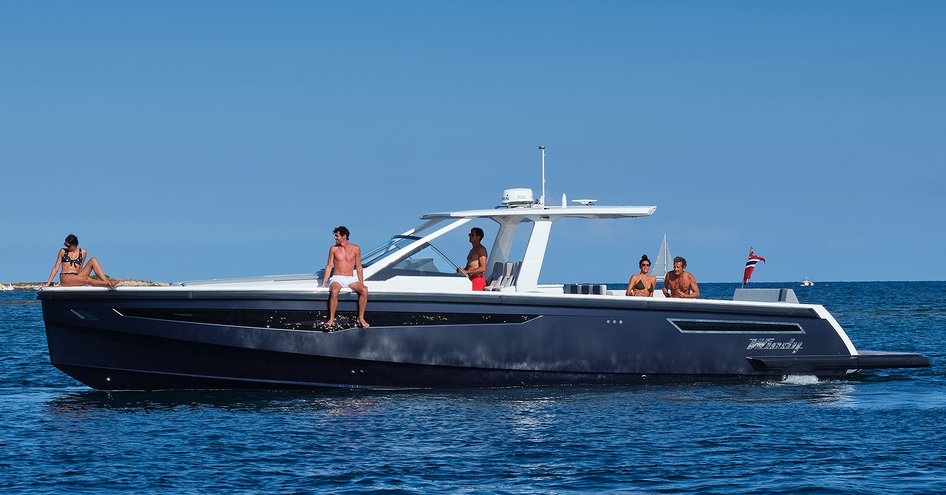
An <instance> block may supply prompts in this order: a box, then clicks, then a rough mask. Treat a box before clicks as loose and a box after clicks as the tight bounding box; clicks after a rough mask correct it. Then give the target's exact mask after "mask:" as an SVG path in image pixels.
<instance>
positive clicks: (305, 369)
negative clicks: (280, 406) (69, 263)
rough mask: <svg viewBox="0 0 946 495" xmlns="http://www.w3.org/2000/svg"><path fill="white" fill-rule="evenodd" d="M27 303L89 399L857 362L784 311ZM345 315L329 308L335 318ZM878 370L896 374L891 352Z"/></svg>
mask: <svg viewBox="0 0 946 495" xmlns="http://www.w3.org/2000/svg"><path fill="white" fill-rule="evenodd" d="M39 298H40V299H41V300H42V303H43V317H44V319H45V323H46V333H47V339H48V343H49V352H50V360H51V361H52V363H53V364H54V365H55V366H56V367H58V368H59V369H61V370H62V371H64V372H65V373H67V374H69V375H70V376H72V377H74V378H76V379H77V380H79V381H81V382H82V383H85V384H87V385H89V386H90V387H93V388H96V389H104V390H149V389H180V388H188V389H190V388H321V387H351V388H372V389H385V388H448V387H510V386H534V385H561V384H627V383H666V382H692V381H707V382H710V381H749V380H770V379H780V378H782V377H783V376H784V375H785V374H788V373H806V374H814V375H817V376H819V377H822V378H838V377H841V376H844V375H845V374H847V373H848V372H849V371H850V369H849V368H848V366H857V365H858V362H857V361H856V356H853V357H854V358H855V360H854V361H852V360H851V359H852V353H851V352H850V350H849V349H850V348H849V346H848V345H847V343H846V342H845V340H846V336H843V332H840V331H839V330H837V329H835V328H834V327H833V326H832V325H831V323H830V322H829V321H828V320H825V319H823V318H821V317H820V316H819V315H818V314H817V312H816V311H815V310H814V309H812V307H807V306H797V305H795V306H792V305H782V306H775V305H770V306H763V305H752V304H743V305H739V304H732V303H729V304H726V303H697V304H680V303H678V302H675V301H674V302H671V301H661V300H642V299H631V298H628V299H611V298H605V297H595V296H573V297H534V296H522V295H515V294H513V295H509V294H489V295H482V294H476V295H459V294H452V295H451V294H444V295H440V296H436V295H430V294H426V295H417V294H400V293H399V294H383V293H377V294H372V296H371V300H370V302H369V306H368V314H367V319H368V321H369V322H371V323H372V327H371V328H370V329H362V328H344V329H324V328H322V327H320V326H319V322H320V321H321V320H323V319H324V317H325V307H326V300H325V293H301V292H300V293H286V292H279V293H275V292H273V293H269V292H238V291H182V290H167V291H161V290H154V291H134V292H133V291H122V290H119V291H108V292H106V291H93V290H86V291H45V292H41V293H40V295H39ZM354 304H355V301H354V299H352V298H351V296H350V295H343V296H342V298H341V301H340V303H339V310H340V318H339V320H345V319H351V316H352V315H351V312H352V311H354V309H355V307H354ZM329 330H332V331H329ZM896 356H900V355H896ZM905 356H913V357H914V358H916V357H917V356H915V355H905ZM921 361H924V359H923V358H920V361H916V360H914V361H913V364H912V365H917V366H919V365H923V363H922V362H921ZM806 363H807V364H806ZM882 364H886V366H900V365H904V366H911V364H909V360H907V359H906V357H904V356H900V358H897V359H894V358H891V359H888V360H887V361H886V362H885V363H882Z"/></svg>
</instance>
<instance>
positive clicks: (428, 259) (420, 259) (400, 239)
mask: <svg viewBox="0 0 946 495" xmlns="http://www.w3.org/2000/svg"><path fill="white" fill-rule="evenodd" d="M415 240H417V237H414V236H395V237H393V238H392V239H391V241H390V242H388V244H387V245H385V246H382V247H381V248H378V249H376V250H373V251H372V252H371V253H369V256H371V257H372V258H371V261H372V262H374V261H377V260H379V259H381V258H382V257H384V256H386V255H389V254H391V252H392V251H397V250H399V249H403V248H404V246H406V245H407V244H409V243H411V242H414V241H415ZM376 252H377V254H376ZM362 264H365V265H366V263H364V262H363V263H362ZM458 268H460V267H459V266H457V264H456V263H454V262H453V260H451V259H450V258H449V257H447V256H446V255H445V254H443V252H441V251H440V250H439V249H437V248H436V247H435V246H434V245H433V244H430V243H426V242H425V243H423V244H421V245H420V246H418V247H417V248H415V249H414V251H413V252H412V253H410V254H409V255H408V256H406V257H404V259H402V260H400V261H398V262H397V263H395V264H393V265H391V266H389V267H387V268H385V269H383V270H381V271H380V272H378V273H376V274H375V275H373V276H371V277H370V280H387V279H389V278H391V277H395V276H398V275H405V276H415V277H416V276H426V277H430V276H434V277H465V275H463V274H460V273H457V269H458Z"/></svg>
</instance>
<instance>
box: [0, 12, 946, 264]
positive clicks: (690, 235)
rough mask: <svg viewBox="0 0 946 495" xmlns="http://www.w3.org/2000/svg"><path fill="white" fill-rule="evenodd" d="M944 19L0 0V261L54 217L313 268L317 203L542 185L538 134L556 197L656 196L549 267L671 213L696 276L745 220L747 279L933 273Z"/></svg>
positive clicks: (443, 200)
mask: <svg viewBox="0 0 946 495" xmlns="http://www.w3.org/2000/svg"><path fill="white" fill-rule="evenodd" d="M944 25H946V3H944V2H922V1H914V2H907V3H895V2H870V1H856V2H855V1H851V2H748V1H747V2H630V1H628V2H623V1H620V2H619V1H615V2H550V1H542V2H469V3H461V2H420V1H410V2H331V3H329V2H302V1H300V2H233V1H226V2H224V1H220V2H199V1H198V2H184V1H177V2H151V3H144V2H104V1H97V2H12V1H2V2H0V163H2V170H3V172H2V180H0V200H2V201H3V205H4V206H3V209H2V212H3V213H2V219H3V220H2V226H3V242H2V243H0V281H4V282H8V281H34V280H45V278H46V276H47V275H48V273H49V270H50V268H51V267H52V262H53V260H54V256H55V254H56V250H57V248H58V247H59V246H60V245H61V243H62V239H63V238H64V237H65V236H66V235H67V234H69V233H75V234H76V235H78V236H79V239H80V243H81V245H82V246H83V247H86V248H87V249H89V252H90V254H91V255H93V256H97V257H98V258H99V259H100V261H101V262H102V264H103V265H104V268H105V269H106V271H107V272H108V273H109V275H112V276H115V277H120V278H144V279H152V280H162V281H176V280H187V279H196V278H212V277H230V276H244V275H260V274H273V273H306V272H309V273H311V272H313V271H315V270H317V269H319V268H321V267H322V266H324V264H325V258H326V253H327V249H328V247H329V245H330V244H331V242H332V228H333V227H334V226H336V225H338V224H344V225H347V226H348V227H349V228H350V229H351V230H352V241H353V242H356V243H359V244H361V245H362V246H363V247H364V248H370V247H372V246H374V245H377V244H380V243H381V242H383V241H384V240H385V239H386V238H387V237H388V236H389V235H390V234H392V233H396V232H395V231H402V230H406V229H407V228H409V227H411V226H413V225H414V224H415V223H417V221H416V220H417V217H418V215H420V214H421V213H424V212H432V211H445V210H459V209H472V208H481V207H491V206H493V205H495V204H498V201H499V198H500V195H501V193H502V190H503V189H504V188H508V187H532V188H534V189H536V190H538V188H539V186H540V184H539V182H540V181H539V155H538V152H537V149H536V148H537V147H538V145H540V144H544V145H546V146H547V147H548V150H547V174H548V178H547V187H548V196H549V198H550V200H549V202H550V203H555V202H557V200H558V198H560V197H561V194H562V193H563V192H564V193H567V194H568V196H569V197H570V198H580V197H592V198H596V199H598V200H599V202H600V203H602V204H629V205H656V206H657V213H656V214H655V215H654V216H653V217H651V218H647V219H640V220H634V221H607V222H600V224H594V223H587V222H580V221H575V222H574V223H571V222H568V223H565V222H563V223H561V224H560V225H558V226H557V228H556V230H555V231H554V232H553V242H554V243H555V245H554V247H553V248H552V249H551V250H550V253H549V256H548V258H547V264H546V267H545V269H544V271H543V275H542V281H544V282H576V281H604V282H620V281H624V280H627V278H628V277H629V276H630V274H631V273H633V272H634V271H636V265H637V259H638V258H639V257H640V255H641V254H642V253H645V252H646V253H648V254H649V255H650V256H651V257H652V258H653V257H655V255H656V251H657V247H658V245H659V243H660V238H661V236H662V235H663V234H664V233H666V234H667V235H668V237H669V240H670V247H671V250H672V251H673V254H674V255H682V256H685V257H686V258H687V259H688V261H689V268H690V269H691V271H692V272H693V273H695V274H696V276H697V279H698V280H701V281H708V282H709V281H712V282H726V281H737V280H740V277H741V274H742V267H743V264H744V263H745V258H746V255H747V253H748V250H749V247H750V246H752V247H754V248H755V250H756V252H757V253H758V254H760V255H762V256H764V257H766V259H767V260H768V263H766V264H765V265H760V266H759V268H757V269H756V272H755V275H754V277H753V280H754V281H760V282H766V281H796V280H800V279H801V278H803V277H805V276H808V277H811V278H813V279H814V280H816V281H827V280H944V279H946V264H944V262H943V254H944V253H946V234H944V229H943V228H942V227H941V225H942V223H943V217H944V214H946V207H944V206H943V197H944V194H943V191H944V189H946V171H944V168H946V167H944V164H946V163H944V162H946V146H944V136H946V91H944V88H946V57H944V55H943V54H944V53H946V30H944V29H943V26H944ZM536 195H538V193H536ZM483 227H486V228H487V233H488V234H489V233H490V231H491V230H490V228H491V226H489V225H483ZM492 231H495V229H493V230H492ZM490 240H491V239H487V246H489V241H490ZM448 247H449V248H450V249H451V250H455V251H460V252H458V253H457V255H456V258H458V259H462V258H463V256H464V254H465V251H464V250H465V249H467V247H466V246H465V245H463V243H462V242H454V243H453V244H451V245H449V246H448Z"/></svg>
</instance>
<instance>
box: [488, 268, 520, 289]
mask: <svg viewBox="0 0 946 495" xmlns="http://www.w3.org/2000/svg"><path fill="white" fill-rule="evenodd" d="M496 264H497V265H499V264H502V269H503V271H502V275H500V276H499V277H497V278H496V279H495V280H493V281H492V282H490V284H489V286H487V287H486V290H502V289H504V288H506V287H511V286H513V285H515V283H516V279H517V278H518V277H519V269H520V268H521V267H522V262H521V261H516V262H512V261H507V262H505V263H498V262H497V263H496ZM494 270H495V267H494Z"/></svg>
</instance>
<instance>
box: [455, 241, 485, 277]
mask: <svg viewBox="0 0 946 495" xmlns="http://www.w3.org/2000/svg"><path fill="white" fill-rule="evenodd" d="M482 241H483V229H481V228H479V227H473V228H472V229H470V244H472V245H473V249H470V254H468V255H466V268H460V269H459V270H458V271H459V272H460V273H462V274H464V275H466V276H467V277H470V282H472V283H473V290H486V248H485V247H484V246H483V244H482Z"/></svg>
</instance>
